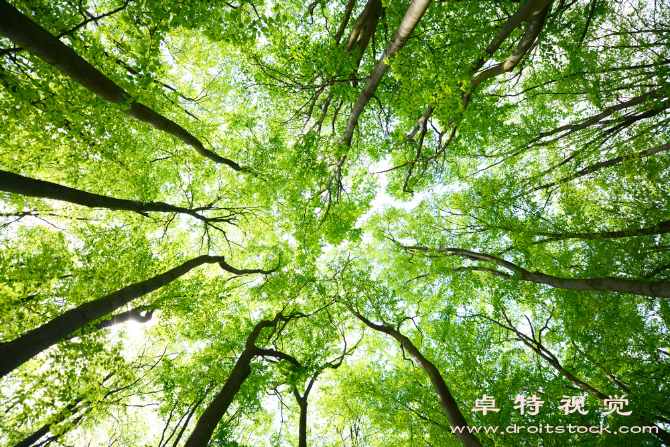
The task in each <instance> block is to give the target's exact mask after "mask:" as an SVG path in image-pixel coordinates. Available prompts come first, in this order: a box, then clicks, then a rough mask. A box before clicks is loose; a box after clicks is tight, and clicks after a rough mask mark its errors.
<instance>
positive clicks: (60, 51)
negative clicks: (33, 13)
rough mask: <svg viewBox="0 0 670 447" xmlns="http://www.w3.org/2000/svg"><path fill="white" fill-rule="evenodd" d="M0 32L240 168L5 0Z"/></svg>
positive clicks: (133, 113) (136, 114) (134, 113)
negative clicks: (122, 86) (130, 93)
mask: <svg viewBox="0 0 670 447" xmlns="http://www.w3.org/2000/svg"><path fill="white" fill-rule="evenodd" d="M0 34H2V35H3V36H5V37H7V38H8V39H10V40H12V41H13V42H14V43H16V44H17V45H19V46H21V47H23V48H25V49H26V50H27V51H29V52H30V53H32V54H34V55H35V56H37V57H39V58H40V59H42V60H43V61H44V62H46V63H47V64H49V65H51V66H53V67H54V68H56V69H58V70H59V71H61V72H62V73H63V74H65V75H66V76H69V77H70V78H72V79H73V80H74V81H76V82H78V83H79V84H81V85H82V86H84V87H85V88H87V89H88V90H90V91H91V92H93V93H95V94H96V95H97V96H99V97H100V98H102V99H104V100H105V101H107V102H110V103H112V104H117V105H119V106H120V107H121V110H122V112H123V113H125V114H126V115H128V116H129V117H131V118H133V119H135V120H137V121H141V122H143V123H146V124H149V125H150V126H152V127H155V128H156V129H158V130H161V131H163V132H166V133H168V134H170V135H172V136H174V137H177V138H178V139H180V140H181V141H183V142H184V143H186V144H188V145H189V146H191V147H193V148H194V149H195V151H196V152H197V153H198V154H200V155H202V156H203V157H207V158H209V159H210V160H212V161H215V162H217V163H222V164H225V165H228V166H230V167H231V168H233V169H234V170H236V171H241V170H242V168H241V167H240V166H239V165H238V164H237V163H235V162H234V161H232V160H229V159H227V158H223V157H221V156H219V155H217V154H215V153H214V152H212V151H210V150H209V149H205V147H204V146H203V144H202V143H201V142H200V140H198V139H197V138H196V137H194V136H193V135H191V134H190V133H189V132H188V131H187V130H186V129H184V128H183V127H181V126H180V125H179V124H177V123H175V122H174V121H171V120H170V119H168V118H166V117H164V116H163V115H160V114H159V113H157V112H155V111H154V110H152V109H150V108H149V107H147V106H145V105H144V104H140V103H138V102H137V101H134V100H133V99H132V97H131V96H130V95H129V94H128V93H127V92H126V91H125V90H123V89H122V88H121V87H119V86H118V85H116V84H115V83H114V82H113V81H112V80H111V79H109V78H108V77H107V76H105V75H104V74H102V73H101V72H100V71H98V70H97V69H96V68H94V67H93V66H92V65H91V64H89V63H88V62H86V61H85V60H84V59H83V58H82V57H81V56H79V55H78V54H77V53H75V52H74V51H73V50H72V49H71V48H69V47H68V46H67V45H65V44H64V43H63V42H61V41H60V40H58V39H57V38H56V37H54V36H52V35H51V34H50V33H49V32H48V31H46V30H45V29H44V28H42V27H41V26H39V25H38V24H37V23H35V22H33V21H32V20H30V19H29V18H28V17H26V16H25V15H23V14H22V13H21V12H20V11H18V10H17V9H16V8H14V7H13V6H11V5H10V4H9V3H7V2H6V1H5V0H0Z"/></svg>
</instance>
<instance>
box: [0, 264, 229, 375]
mask: <svg viewBox="0 0 670 447" xmlns="http://www.w3.org/2000/svg"><path fill="white" fill-rule="evenodd" d="M216 262H218V263H219V264H221V263H225V260H224V258H223V256H199V257H197V258H194V259H190V260H188V261H186V262H184V263H183V264H181V265H180V266H178V267H175V268H173V269H172V270H168V271H167V272H165V273H162V274H160V275H157V276H154V277H153V278H150V279H147V280H145V281H142V282H138V283H135V284H132V285H129V286H126V287H124V288H122V289H120V290H117V291H116V292H113V293H110V294H109V295H106V296H103V297H102V298H98V299H97V300H94V301H90V302H88V303H85V304H82V305H80V306H78V307H76V308H74V309H71V310H68V311H67V312H65V313H63V314H62V315H59V316H58V317H56V318H54V319H53V320H51V321H49V322H48V323H45V324H43V325H42V326H40V327H38V328H36V329H33V330H31V331H29V332H27V333H26V334H23V335H21V336H20V337H19V338H17V339H15V340H12V341H10V342H6V343H2V344H0V377H4V376H5V375H7V374H8V373H9V372H11V371H12V370H14V369H15V368H17V367H19V366H21V365H22V364H24V363H25V362H27V361H28V360H30V359H31V358H33V357H35V356H36V355H37V354H39V353H40V352H42V351H44V350H45V349H47V348H49V347H50V346H52V345H54V344H56V343H58V342H59V341H61V340H63V339H64V338H65V337H67V336H68V335H70V334H72V333H73V332H75V331H76V330H78V329H82V328H83V327H85V326H86V325H87V324H90V323H92V322H94V321H95V320H98V319H100V318H102V317H104V316H105V315H109V314H110V313H112V312H114V311H115V310H117V309H119V308H120V307H122V306H124V305H126V304H128V303H129V302H131V301H133V300H134V299H136V298H139V297H141V296H144V295H146V294H148V293H151V292H153V291H154V290H157V289H159V288H161V287H163V286H164V285H166V284H169V283H171V282H172V281H174V280H175V279H177V278H179V277H180V276H182V275H184V274H186V273H188V272H189V271H190V270H191V269H194V268H195V267H198V266H200V265H202V264H212V263H216Z"/></svg>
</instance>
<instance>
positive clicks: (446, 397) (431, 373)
mask: <svg viewBox="0 0 670 447" xmlns="http://www.w3.org/2000/svg"><path fill="white" fill-rule="evenodd" d="M352 311H353V309H352ZM353 313H354V315H356V317H358V319H359V320H361V321H362V322H363V323H365V324H366V325H367V326H368V327H370V328H372V329H374V330H376V331H379V332H383V333H385V334H388V335H390V336H391V337H393V338H395V339H396V340H397V341H398V342H399V343H400V344H401V345H402V347H403V348H404V349H405V351H406V352H407V353H408V354H409V355H410V357H412V359H413V360H414V361H415V362H416V364H417V365H419V367H420V368H421V369H422V370H423V371H424V372H425V373H426V375H428V378H429V379H430V383H431V384H432V385H433V389H434V390H435V392H436V393H437V399H438V401H439V402H440V406H441V407H442V411H443V412H444V414H445V415H446V416H447V419H448V420H449V424H451V426H452V427H461V428H462V430H461V432H460V433H457V432H455V433H454V436H456V438H458V440H459V442H460V443H461V444H462V445H463V447H482V444H481V443H480V442H479V439H477V437H476V436H475V435H473V434H472V433H470V431H469V430H468V429H467V427H468V423H467V421H466V420H465V417H464V416H463V413H461V410H460V409H459V408H458V403H456V400H455V399H454V397H453V396H452V395H451V392H450V391H449V388H448V387H447V384H446V382H445V381H444V378H443V377H442V374H440V371H439V370H438V369H437V367H436V366H435V365H434V364H433V363H432V362H431V361H430V360H428V359H427V358H425V357H424V356H423V355H422V354H421V352H420V351H419V349H418V348H417V347H416V346H414V344H413V343H412V341H411V340H410V339H409V338H407V337H405V336H404V335H403V334H401V333H400V332H399V331H397V330H395V329H394V328H393V327H391V326H389V325H386V324H384V325H379V324H374V323H372V322H371V321H370V320H368V319H367V318H365V317H364V316H362V315H361V314H360V313H358V312H356V311H353Z"/></svg>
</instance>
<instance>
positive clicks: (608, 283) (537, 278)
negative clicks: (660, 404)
mask: <svg viewBox="0 0 670 447" xmlns="http://www.w3.org/2000/svg"><path fill="white" fill-rule="evenodd" d="M404 248H405V249H407V250H414V251H424V252H437V253H446V254H450V255H453V256H458V257H461V258H465V259H471V260H473V261H482V262H491V263H493V264H496V265H499V266H500V267H504V268H506V269H508V270H511V271H513V272H514V273H516V274H517V275H518V276H512V275H508V274H506V273H503V272H499V271H496V270H492V269H487V268H484V267H461V268H457V269H454V271H467V270H478V271H485V272H488V273H491V274H495V275H497V276H500V277H501V278H505V279H507V280H518V279H520V280H522V281H529V282H534V283H537V284H546V285H548V286H551V287H555V288H557V289H567V290H593V291H605V292H617V293H630V294H631V295H642V296H655V297H659V298H670V282H663V281H640V280H636V279H621V278H559V277H558V276H552V275H547V274H545V273H542V272H530V271H528V270H526V269H524V268H521V267H519V266H518V265H516V264H514V263H512V262H509V261H505V260H504V259H501V258H498V257H495V256H492V255H487V254H483V253H477V252H475V251H470V250H464V249H462V248H451V247H449V248H438V249H436V250H432V249H430V248H428V247H421V246H408V247H404Z"/></svg>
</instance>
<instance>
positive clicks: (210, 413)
mask: <svg viewBox="0 0 670 447" xmlns="http://www.w3.org/2000/svg"><path fill="white" fill-rule="evenodd" d="M280 320H282V315H281V314H277V316H276V317H275V319H274V320H263V321H261V322H259V323H258V324H256V326H254V329H253V330H252V331H251V334H249V336H248V337H247V341H246V344H245V348H244V350H243V351H242V353H241V354H240V356H239V357H238V359H237V362H235V366H234V367H233V370H232V372H231V373H230V375H229V376H228V379H227V380H226V382H225V383H224V385H223V387H222V388H221V391H220V392H219V394H218V395H217V396H216V397H215V398H214V400H213V401H212V402H211V403H210V404H209V405H208V406H207V408H206V409H205V411H204V412H203V413H202V415H200V418H199V419H198V422H197V423H196V425H195V428H194V429H193V431H192V432H191V435H190V436H189V437H188V439H187V440H186V443H185V444H184V447H206V446H207V445H208V444H209V440H210V439H211V437H212V434H213V433H214V429H215V428H216V426H217V425H218V424H219V421H221V418H223V415H224V414H226V411H227V410H228V407H229V406H230V404H231V403H232V402H233V399H234V398H235V395H236V394H237V392H238V391H239V390H240V388H241V387H242V384H243V383H244V381H245V380H246V379H247V377H249V374H250V373H251V361H252V360H253V358H254V357H255V356H256V354H257V353H258V348H257V347H256V345H255V343H256V339H257V338H258V336H259V335H260V333H261V331H262V330H263V329H264V328H269V327H275V326H276V325H277V323H279V321H280Z"/></svg>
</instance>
